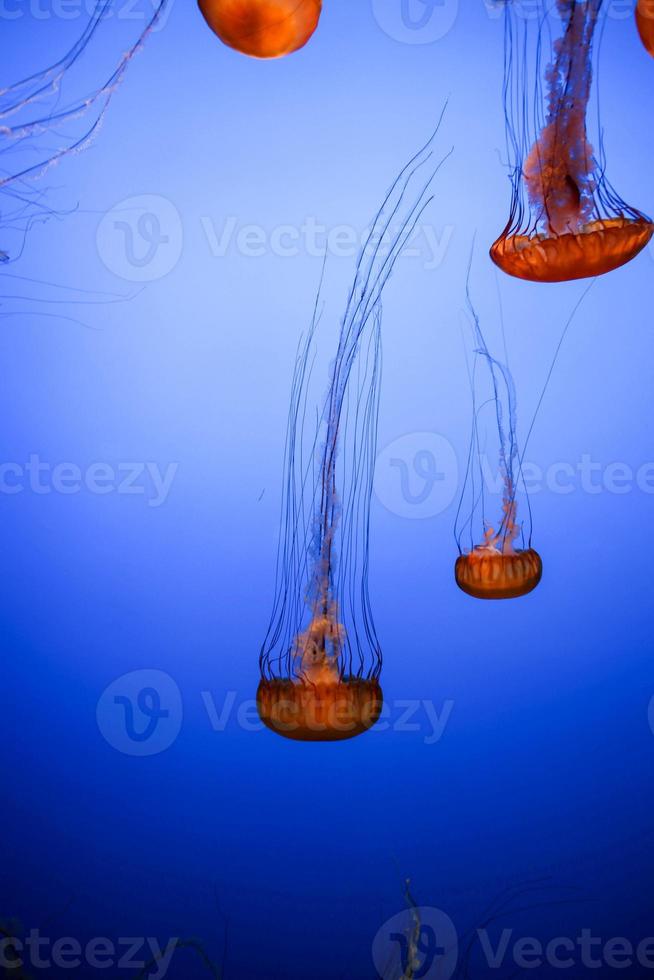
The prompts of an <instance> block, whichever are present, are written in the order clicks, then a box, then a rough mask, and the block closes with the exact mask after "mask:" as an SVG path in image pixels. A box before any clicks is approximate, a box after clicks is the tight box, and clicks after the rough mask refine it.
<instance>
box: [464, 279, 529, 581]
mask: <svg viewBox="0 0 654 980" xmlns="http://www.w3.org/2000/svg"><path fill="white" fill-rule="evenodd" d="M467 305H468V312H469V314H470V320H471V324H472V329H473V334H474V340H475V361H474V365H473V370H472V375H471V388H472V392H473V426H472V439H471V446H470V454H469V457H468V470H467V473H466V480H465V484H464V488H463V494H462V498H461V504H460V506H459V512H458V514H457V528H456V537H457V543H458V546H459V557H458V558H457V560H456V565H455V569H454V575H455V579H456V583H457V585H458V586H459V588H460V589H462V591H463V592H466V593H467V594H468V595H470V596H473V597H474V598H476V599H517V598H519V597H520V596H524V595H527V594H528V593H530V592H533V590H534V589H535V588H536V587H537V586H538V584H539V583H540V581H541V578H542V575H543V563H542V560H541V557H540V555H539V554H538V552H537V551H536V550H535V549H534V548H533V547H532V546H531V510H530V509H529V512H528V516H529V521H528V523H529V527H528V530H526V529H525V527H524V525H523V524H521V523H520V522H519V520H518V501H517V490H518V487H519V485H520V484H521V483H522V484H523V485H524V481H523V480H522V467H521V456H520V453H519V447H518V439H517V402H516V389H515V384H514V381H513V377H512V375H511V371H510V370H509V367H508V364H504V363H502V362H500V361H499V360H497V359H496V358H495V357H493V356H492V354H491V353H490V351H489V349H488V346H487V344H486V340H485V338H484V334H483V333H482V329H481V323H480V320H479V317H478V315H477V313H476V311H475V308H474V306H473V304H472V300H471V297H470V289H469V286H468V289H467ZM479 363H481V364H482V365H484V366H485V367H486V369H487V372H488V376H489V381H490V395H489V397H488V399H486V400H484V401H483V402H482V403H481V405H479V404H478V399H477V396H476V394H475V392H476V385H477V378H476V371H477V367H478V364H479ZM487 406H490V407H491V409H492V411H493V416H494V427H495V428H496V429H497V434H498V437H499V463H500V469H499V473H500V477H501V481H502V487H503V499H502V507H501V515H500V517H499V520H498V521H497V522H494V523H492V524H491V523H490V522H488V521H487V520H486V513H485V512H486V501H485V489H484V474H483V471H482V470H481V457H482V444H481V438H480V432H479V424H480V416H481V413H482V412H483V411H484V409H485V408H486V407H487ZM475 457H476V458H477V460H478V462H479V464H480V465H479V468H478V479H476V478H475V466H474V465H473V460H474V459H475ZM468 495H469V496H470V498H471V500H472V507H471V508H470V511H471V516H470V517H469V518H468V519H467V520H466V522H465V523H464V524H463V525H462V526H461V527H460V528H459V527H458V521H459V518H460V515H461V513H462V511H463V502H464V499H465V497H466V496H468ZM479 509H481V511H482V522H483V526H484V530H483V537H482V540H481V542H480V543H475V539H474V528H473V519H474V517H475V515H476V513H477V511H478V510H479ZM466 530H467V531H468V532H469V534H470V548H469V550H467V551H466V550H464V548H463V545H462V540H463V534H464V532H465V531H466Z"/></svg>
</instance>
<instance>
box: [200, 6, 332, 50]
mask: <svg viewBox="0 0 654 980" xmlns="http://www.w3.org/2000/svg"><path fill="white" fill-rule="evenodd" d="M198 3H199V7H200V10H201V11H202V14H203V16H204V19H205V20H206V22H207V24H208V25H209V27H210V28H211V29H212V31H214V32H215V33H216V34H217V35H218V37H219V38H220V40H221V41H223V42H224V43H225V44H227V45H228V46H229V47H230V48H235V49H236V51H240V52H241V53H242V54H248V55H250V56H251V57H253V58H281V57H283V56H284V55H286V54H292V53H293V51H297V50H298V49H299V48H302V47H304V45H305V44H306V43H307V41H308V40H309V38H310V37H311V36H312V34H313V33H314V31H315V30H316V28H317V26H318V21H319V20H320V14H321V12H322V0H198Z"/></svg>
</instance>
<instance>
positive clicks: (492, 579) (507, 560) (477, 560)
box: [455, 546, 543, 599]
mask: <svg viewBox="0 0 654 980" xmlns="http://www.w3.org/2000/svg"><path fill="white" fill-rule="evenodd" d="M455 577H456V584H457V585H458V586H459V588H460V589H462V590H463V592H467V594H468V595H471V596H473V597H474V598H475V599H518V598H519V597H520V596H523V595H528V594H529V593H530V592H533V591H534V589H535V588H536V586H537V585H538V584H539V582H540V580H541V579H542V577H543V562H542V560H541V557H540V555H539V554H538V552H537V551H534V549H533V548H529V549H527V550H525V551H514V552H513V554H510V555H505V554H502V552H501V551H494V550H490V549H486V548H484V547H483V546H481V547H479V548H475V549H474V550H473V551H471V552H470V553H469V554H467V555H459V557H458V559H457V562H456V567H455Z"/></svg>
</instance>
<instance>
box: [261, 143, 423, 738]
mask: <svg viewBox="0 0 654 980" xmlns="http://www.w3.org/2000/svg"><path fill="white" fill-rule="evenodd" d="M433 139H434V137H432V140H431V141H430V142H429V143H428V144H427V145H426V147H424V148H423V150H421V151H420V152H419V153H418V154H417V156H416V157H414V158H413V160H412V161H411V162H410V163H409V164H407V166H406V167H405V169H404V170H403V171H402V172H401V173H400V175H399V176H398V177H397V179H396V181H395V183H394V184H393V186H392V187H391V189H390V191H389V193H388V195H387V197H386V199H385V201H384V203H383V205H382V207H381V209H380V211H379V212H378V214H377V216H376V218H375V220H374V222H373V225H372V228H371V230H370V233H369V235H368V237H367V241H366V243H365V246H364V248H363V250H362V252H361V255H360V257H359V261H358V263H357V267H356V273H355V277H354V282H353V285H352V287H351V290H350V292H349V296H348V301H347V305H346V310H345V314H344V317H343V319H342V322H341V328H340V334H339V338H338V345H337V350H336V355H335V357H334V360H333V362H332V365H331V367H330V370H329V386H328V390H327V395H326V397H325V399H324V402H323V409H322V412H321V413H319V417H318V421H317V424H316V426H312V427H311V429H312V431H311V432H310V433H309V435H308V438H305V432H304V429H305V425H304V420H305V419H306V418H307V416H308V415H309V414H310V408H309V404H310V401H309V393H308V389H309V386H310V379H311V373H312V365H313V364H314V361H315V353H314V337H315V333H316V328H317V324H318V319H319V316H318V306H319V304H316V307H315V309H314V316H313V320H312V322H311V326H310V329H309V330H308V332H307V336H306V338H305V340H304V341H303V342H302V343H301V345H300V348H299V350H298V355H297V359H296V365H295V373H294V376H293V383H292V395H291V406H290V412H289V421H288V430H287V443H286V457H285V458H286V464H285V473H286V478H285V491H284V499H283V504H282V518H281V531H280V544H279V552H278V568H277V585H276V589H275V600H274V604H273V612H272V616H271V619H270V625H269V628H268V632H267V635H266V637H265V640H264V643H263V646H262V649H261V654H260V670H261V682H260V684H259V689H258V693H257V704H258V709H259V714H260V717H261V719H262V721H263V722H264V724H266V725H267V726H268V727H269V728H270V729H272V730H273V731H274V732H276V733H278V734H280V735H283V736H285V737H287V738H290V739H296V740H301V741H338V740H342V739H348V738H353V737H355V736H357V735H360V734H362V733H364V732H365V731H367V730H368V729H370V728H371V727H372V726H373V725H374V724H375V722H376V721H377V720H378V718H379V714H380V712H381V708H382V690H381V686H380V675H381V667H382V655H381V648H380V644H379V640H378V637H377V633H376V629H375V624H374V620H373V615H372V608H371V602H370V594H369V586H368V570H369V539H370V502H371V496H372V481H373V473H374V461H375V455H376V432H377V418H378V411H379V386H380V380H381V333H380V331H381V317H382V314H381V300H382V293H383V291H384V287H385V285H386V283H387V282H388V279H389V277H390V275H391V273H392V271H393V268H394V266H395V263H396V261H397V259H398V258H399V256H400V255H401V253H402V251H403V249H404V247H405V245H406V243H407V241H408V240H409V238H410V236H411V234H412V233H413V230H414V229H415V227H416V225H417V223H418V221H419V220H420V217H421V215H422V213H423V211H424V209H425V208H426V207H427V205H428V204H429V202H430V201H431V197H430V193H429V189H430V186H431V183H432V180H433V178H434V176H435V173H436V170H437V169H438V167H436V168H435V169H434V168H430V167H429V161H430V160H431V159H432V154H433V149H432V147H433ZM441 162H442V161H441ZM439 166H440V164H439ZM425 169H426V173H425Z"/></svg>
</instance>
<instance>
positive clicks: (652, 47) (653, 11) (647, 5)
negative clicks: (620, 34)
mask: <svg viewBox="0 0 654 980" xmlns="http://www.w3.org/2000/svg"><path fill="white" fill-rule="evenodd" d="M636 26H637V27H638V33H639V34H640V39H641V41H642V42H643V45H644V47H645V48H646V50H647V51H649V53H650V54H651V55H652V57H654V0H638V3H637V5H636Z"/></svg>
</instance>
